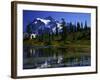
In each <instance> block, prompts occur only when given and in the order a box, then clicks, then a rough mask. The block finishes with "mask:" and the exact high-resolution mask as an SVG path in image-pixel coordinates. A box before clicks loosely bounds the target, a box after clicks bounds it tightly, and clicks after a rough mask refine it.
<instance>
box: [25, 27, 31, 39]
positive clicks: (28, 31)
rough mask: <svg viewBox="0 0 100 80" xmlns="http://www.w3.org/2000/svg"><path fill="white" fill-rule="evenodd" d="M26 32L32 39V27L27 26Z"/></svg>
mask: <svg viewBox="0 0 100 80" xmlns="http://www.w3.org/2000/svg"><path fill="white" fill-rule="evenodd" d="M26 32H27V33H28V34H29V37H30V35H31V33H32V30H31V26H30V25H27V28H26Z"/></svg>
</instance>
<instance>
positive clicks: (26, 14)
mask: <svg viewBox="0 0 100 80" xmlns="http://www.w3.org/2000/svg"><path fill="white" fill-rule="evenodd" d="M48 16H51V17H52V18H54V19H55V20H57V21H61V18H64V19H65V21H66V22H72V23H74V24H75V23H77V22H82V23H83V24H85V21H87V25H88V26H90V25H91V14H90V13H75V12H53V11H33V10H23V30H24V31H25V28H26V25H27V24H28V23H30V22H32V21H33V20H34V19H35V18H45V17H48Z"/></svg>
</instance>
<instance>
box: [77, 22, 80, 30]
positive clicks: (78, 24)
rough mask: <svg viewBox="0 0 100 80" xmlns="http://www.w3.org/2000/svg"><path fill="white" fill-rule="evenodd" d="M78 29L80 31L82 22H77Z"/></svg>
mask: <svg viewBox="0 0 100 80" xmlns="http://www.w3.org/2000/svg"><path fill="white" fill-rule="evenodd" d="M77 31H80V23H79V22H77Z"/></svg>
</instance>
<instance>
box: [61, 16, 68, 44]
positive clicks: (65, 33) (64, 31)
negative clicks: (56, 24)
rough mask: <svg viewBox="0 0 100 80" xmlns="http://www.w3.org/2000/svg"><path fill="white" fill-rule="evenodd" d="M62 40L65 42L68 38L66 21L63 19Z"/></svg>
mask: <svg viewBox="0 0 100 80" xmlns="http://www.w3.org/2000/svg"><path fill="white" fill-rule="evenodd" d="M61 24H62V25H61V26H62V40H63V41H64V42H65V41H66V38H67V28H66V22H65V20H64V19H63V18H62V23H61Z"/></svg>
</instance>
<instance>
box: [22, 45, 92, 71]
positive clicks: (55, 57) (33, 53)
mask: <svg viewBox="0 0 100 80" xmlns="http://www.w3.org/2000/svg"><path fill="white" fill-rule="evenodd" d="M90 65H91V57H90V53H89V52H84V51H74V50H73V49H69V48H63V47H52V46H24V47H23V69H36V68H40V69H42V68H58V67H59V68H60V67H76V66H90Z"/></svg>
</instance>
